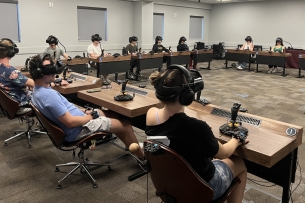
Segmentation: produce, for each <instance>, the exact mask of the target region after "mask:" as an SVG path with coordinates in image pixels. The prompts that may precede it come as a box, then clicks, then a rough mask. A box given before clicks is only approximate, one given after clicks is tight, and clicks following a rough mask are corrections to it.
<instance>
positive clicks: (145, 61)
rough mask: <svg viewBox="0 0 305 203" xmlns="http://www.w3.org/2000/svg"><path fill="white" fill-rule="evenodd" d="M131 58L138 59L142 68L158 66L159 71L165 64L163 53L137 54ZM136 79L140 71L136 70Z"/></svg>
mask: <svg viewBox="0 0 305 203" xmlns="http://www.w3.org/2000/svg"><path fill="white" fill-rule="evenodd" d="M131 60H132V61H134V60H137V61H138V63H137V64H138V66H139V69H140V70H144V69H151V68H158V69H159V71H160V69H161V68H162V65H163V53H155V54H150V53H147V54H139V55H136V56H131ZM135 80H138V73H137V72H136V77H135Z"/></svg>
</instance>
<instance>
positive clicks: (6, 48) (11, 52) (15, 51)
mask: <svg viewBox="0 0 305 203" xmlns="http://www.w3.org/2000/svg"><path fill="white" fill-rule="evenodd" d="M4 40H7V41H9V42H11V43H12V46H7V45H5V44H2V42H3V41H4ZM0 51H7V54H6V56H7V57H8V58H13V57H14V56H15V54H18V53H19V49H18V48H17V45H16V44H15V43H14V42H13V41H12V40H11V39H8V38H2V39H1V41H0Z"/></svg>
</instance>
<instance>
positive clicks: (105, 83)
mask: <svg viewBox="0 0 305 203" xmlns="http://www.w3.org/2000/svg"><path fill="white" fill-rule="evenodd" d="M109 84H110V83H108V82H107V80H103V82H102V85H109Z"/></svg>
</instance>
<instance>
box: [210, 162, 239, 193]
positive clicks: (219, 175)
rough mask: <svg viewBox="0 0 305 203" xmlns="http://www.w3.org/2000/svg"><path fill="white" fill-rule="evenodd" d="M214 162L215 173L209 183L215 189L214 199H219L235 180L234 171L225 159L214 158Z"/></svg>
mask: <svg viewBox="0 0 305 203" xmlns="http://www.w3.org/2000/svg"><path fill="white" fill-rule="evenodd" d="M212 163H213V164H214V166H215V174H214V177H213V178H212V179H211V180H210V181H209V183H208V184H209V185H210V187H211V188H212V189H213V192H214V197H213V199H217V198H218V197H220V196H221V195H222V194H223V193H224V192H225V191H226V190H227V189H228V188H229V187H230V185H231V182H232V180H233V173H232V171H231V169H230V168H229V166H228V165H227V164H226V163H225V162H223V161H220V160H213V161H212Z"/></svg>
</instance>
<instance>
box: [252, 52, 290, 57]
mask: <svg viewBox="0 0 305 203" xmlns="http://www.w3.org/2000/svg"><path fill="white" fill-rule="evenodd" d="M256 56H274V57H285V58H287V57H291V54H290V53H285V52H284V53H279V52H269V51H258V52H256Z"/></svg>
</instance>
